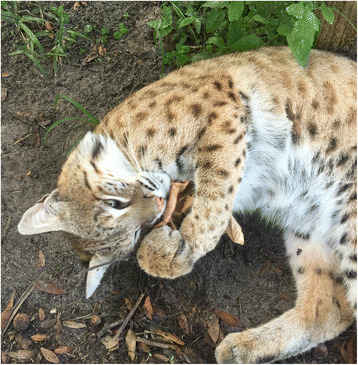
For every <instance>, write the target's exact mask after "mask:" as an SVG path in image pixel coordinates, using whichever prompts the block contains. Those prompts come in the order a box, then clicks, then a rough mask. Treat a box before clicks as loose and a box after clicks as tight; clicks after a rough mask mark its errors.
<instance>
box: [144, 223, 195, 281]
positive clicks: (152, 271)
mask: <svg viewBox="0 0 358 365" xmlns="http://www.w3.org/2000/svg"><path fill="white" fill-rule="evenodd" d="M137 259H138V263H139V265H140V267H141V268H142V269H143V270H144V271H145V272H146V273H147V274H149V275H152V276H159V277H161V278H166V279H175V278H177V277H179V276H182V275H185V274H188V273H189V272H190V271H191V270H192V268H193V265H194V260H193V255H192V249H191V247H190V246H189V245H188V244H187V243H186V242H185V240H184V239H183V238H182V236H181V234H180V232H179V231H177V230H172V229H171V228H170V227H168V226H163V227H160V228H157V229H153V230H152V231H151V232H150V233H148V234H147V235H146V236H145V237H144V239H143V241H142V243H141V245H140V247H139V249H138V251H137Z"/></svg>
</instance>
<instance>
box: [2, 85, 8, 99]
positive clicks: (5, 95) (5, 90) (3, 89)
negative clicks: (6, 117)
mask: <svg viewBox="0 0 358 365" xmlns="http://www.w3.org/2000/svg"><path fill="white" fill-rule="evenodd" d="M6 98H7V88H6V87H2V88H1V101H5V100H6Z"/></svg>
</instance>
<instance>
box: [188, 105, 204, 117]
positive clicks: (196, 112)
mask: <svg viewBox="0 0 358 365" xmlns="http://www.w3.org/2000/svg"><path fill="white" fill-rule="evenodd" d="M190 108H191V112H192V114H193V116H194V117H195V118H197V117H198V116H199V115H200V113H201V105H200V104H192V105H191V106H190Z"/></svg>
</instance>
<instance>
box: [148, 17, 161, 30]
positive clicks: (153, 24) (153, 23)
mask: <svg viewBox="0 0 358 365" xmlns="http://www.w3.org/2000/svg"><path fill="white" fill-rule="evenodd" d="M161 23H162V22H161V21H160V20H158V19H157V20H151V21H150V22H148V23H147V25H148V26H149V27H151V28H153V29H154V30H158V29H159V27H160V25H161Z"/></svg>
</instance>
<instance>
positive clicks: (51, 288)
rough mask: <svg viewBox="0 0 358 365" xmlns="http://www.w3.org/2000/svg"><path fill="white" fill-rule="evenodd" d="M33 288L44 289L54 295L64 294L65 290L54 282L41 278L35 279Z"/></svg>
mask: <svg viewBox="0 0 358 365" xmlns="http://www.w3.org/2000/svg"><path fill="white" fill-rule="evenodd" d="M35 289H37V290H40V291H44V292H46V293H49V294H55V295H61V294H65V291H64V290H63V289H60V288H58V287H57V286H56V285H55V284H53V283H49V282H45V281H42V280H38V281H37V283H36V285H35Z"/></svg>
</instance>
